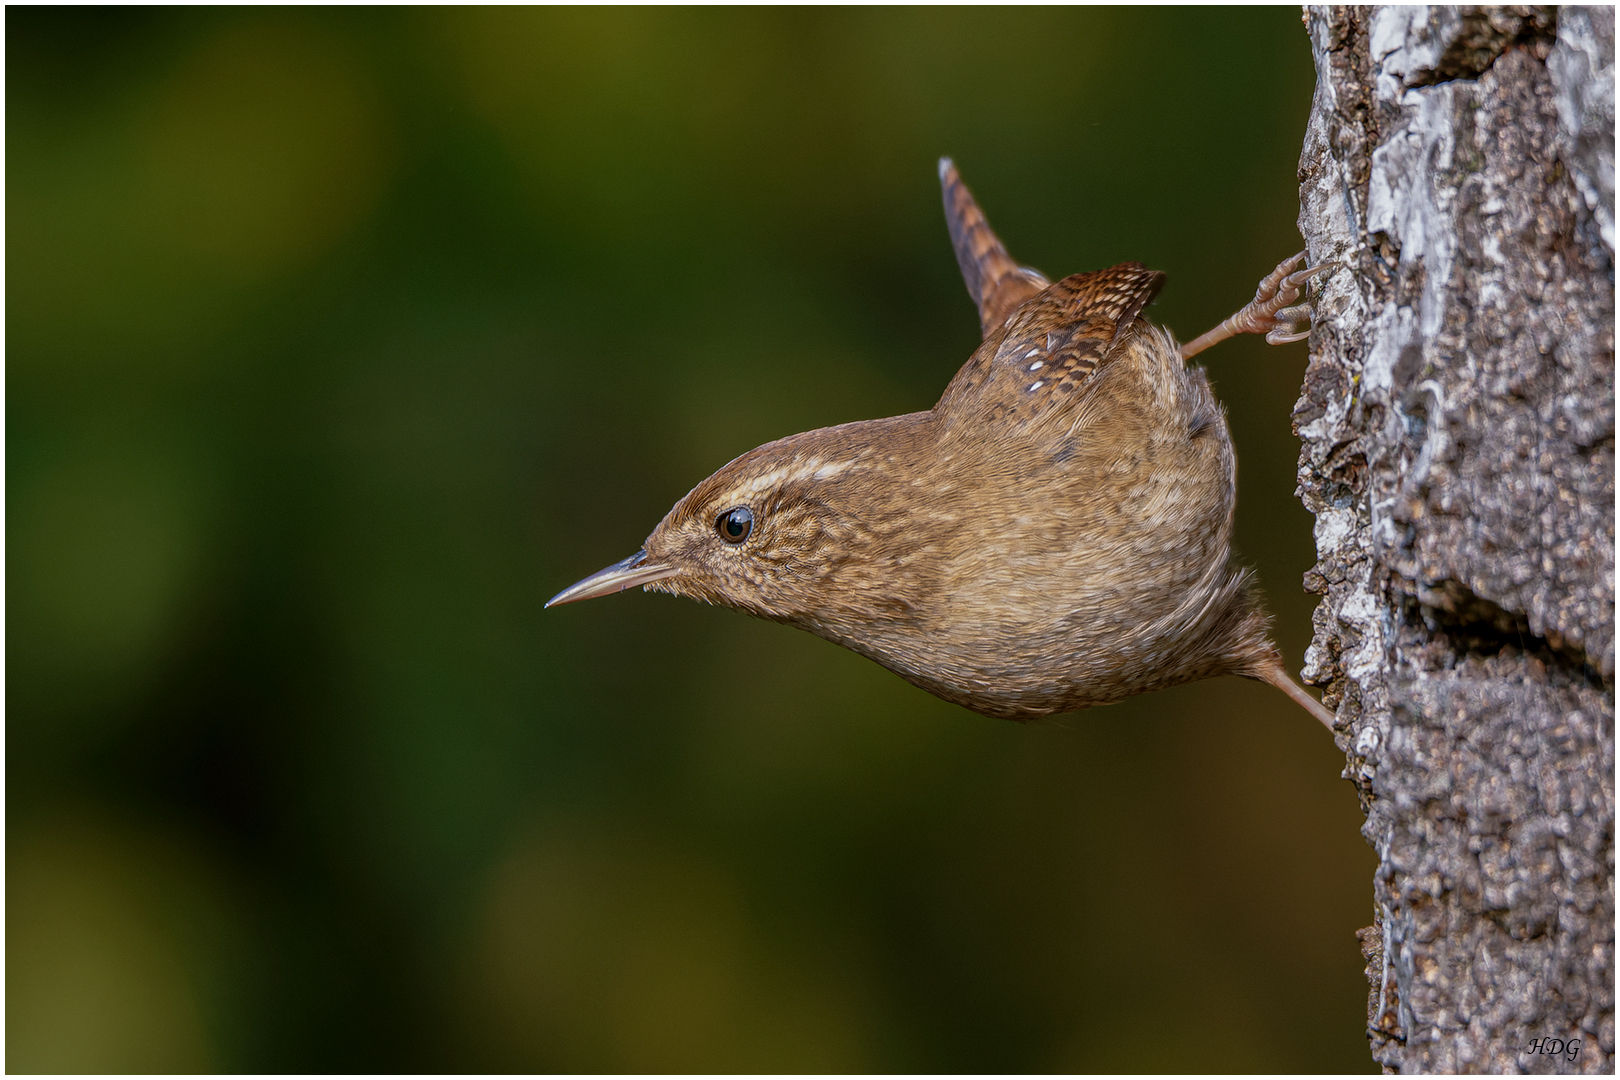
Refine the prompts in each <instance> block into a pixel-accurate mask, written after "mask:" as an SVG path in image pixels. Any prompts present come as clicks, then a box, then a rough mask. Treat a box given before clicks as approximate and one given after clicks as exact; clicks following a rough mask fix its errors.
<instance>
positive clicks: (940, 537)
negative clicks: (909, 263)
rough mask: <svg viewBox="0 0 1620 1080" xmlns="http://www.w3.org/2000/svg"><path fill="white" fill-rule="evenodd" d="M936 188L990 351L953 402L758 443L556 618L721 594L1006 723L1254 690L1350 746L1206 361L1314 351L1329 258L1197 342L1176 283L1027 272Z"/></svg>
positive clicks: (986, 227)
mask: <svg viewBox="0 0 1620 1080" xmlns="http://www.w3.org/2000/svg"><path fill="white" fill-rule="evenodd" d="M939 176H940V185H941V190H942V194H943V197H944V204H945V217H946V223H947V226H948V228H949V232H950V237H951V242H952V246H953V247H954V249H955V253H956V259H957V263H958V265H959V267H960V268H961V271H962V277H963V280H964V282H965V283H966V285H967V290H968V293H969V295H970V296H971V297H972V299H973V302H974V303H975V305H976V306H977V308H978V313H979V321H980V327H981V330H982V341H981V343H980V345H979V346H978V348H977V349H976V350H975V351H974V352H973V354H972V355H971V356H970V357H968V359H967V362H966V363H965V364H963V366H962V367H961V369H960V370H959V371H957V373H956V375H955V377H954V378H952V379H951V381H950V382H949V384H948V385H947V386H946V387H945V391H944V393H943V394H942V395H941V396H940V398H939V401H938V402H937V403H936V404H935V405H934V407H933V408H931V409H928V410H926V411H924V412H914V413H909V414H906V415H904V416H894V417H887V418H883V419H875V420H860V421H856V422H853V423H846V424H840V425H837V426H835V427H826V428H820V429H817V430H814V431H806V432H803V433H800V434H797V435H789V436H787V437H786V438H782V439H777V440H776V441H774V442H769V443H766V444H765V445H763V446H759V447H756V448H755V449H753V450H750V451H748V452H747V453H745V454H743V455H742V456H741V457H738V458H736V459H735V460H733V461H731V462H730V463H728V464H726V465H724V466H722V467H721V468H720V469H719V471H717V472H715V473H714V474H713V475H712V476H710V477H709V478H708V479H706V480H704V481H703V482H702V483H700V484H698V485H697V486H696V487H695V488H693V489H692V490H691V491H690V492H689V493H688V494H687V495H686V496H685V497H684V498H682V499H681V500H680V501H679V502H677V503H676V504H675V505H674V507H673V508H672V509H671V510H670V511H669V513H668V514H667V515H666V516H665V517H664V519H663V520H662V521H661V522H659V523H658V526H657V527H656V528H655V529H653V531H652V533H651V534H650V535H649V536H648V537H647V539H646V541H645V542H644V543H643V544H642V545H641V548H640V550H638V551H637V552H636V553H635V554H634V555H631V556H630V557H629V558H627V559H624V560H622V561H620V562H617V563H614V564H613V565H612V566H609V567H607V568H605V569H603V570H601V571H598V572H597V573H595V574H592V575H590V576H589V577H587V578H585V579H584V580H582V581H579V582H577V583H576V584H574V585H571V586H569V587H568V588H567V589H564V590H563V591H562V592H560V593H558V594H557V595H556V596H554V597H553V598H552V599H551V600H550V601H548V602H547V604H546V606H547V607H552V606H555V605H558V604H567V603H572V602H574V601H578V600H585V599H590V598H593V597H599V596H605V595H608V594H610V593H614V592H619V591H622V590H624V589H628V588H632V587H634V586H638V585H639V586H641V587H642V588H643V590H652V591H656V592H664V593H671V594H674V595H677V596H684V597H688V598H690V599H693V600H700V601H705V602H707V603H710V604H716V605H720V606H723V607H728V608H733V609H735V610H738V611H743V612H746V613H747V614H749V615H754V616H757V617H759V618H762V619H769V620H771V621H773V622H778V623H784V624H787V625H789V626H795V627H798V628H800V629H803V630H807V631H809V632H810V633H812V634H816V635H818V636H820V637H822V638H825V639H827V640H829V641H832V642H835V643H837V644H839V645H842V646H844V647H846V648H848V649H851V650H853V651H854V652H856V653H858V654H860V655H862V656H865V657H868V658H869V659H871V660H874V661H876V662H877V663H879V664H881V665H882V666H884V667H885V668H888V669H889V670H890V671H892V672H894V673H895V674H897V675H899V676H900V677H901V678H903V679H905V680H907V681H908V682H910V683H912V684H913V685H915V686H917V687H920V688H921V689H923V690H926V691H927V692H929V693H931V694H933V695H935V696H937V697H939V698H942V699H944V700H945V701H949V702H952V703H954V704H957V705H960V706H963V707H964V708H967V709H970V710H973V711H974V712H978V713H981V714H983V715H986V716H991V717H1001V718H1006V719H1011V720H1020V721H1025V720H1033V719H1035V718H1038V717H1043V716H1049V715H1053V714H1056V713H1065V712H1073V711H1076V710H1080V709H1085V708H1089V707H1092V706H1099V705H1106V704H1110V703H1113V702H1116V701H1119V700H1121V699H1123V698H1126V697H1129V696H1131V695H1134V694H1139V693H1143V692H1146V691H1151V690H1158V689H1162V688H1164V687H1169V686H1174V685H1177V684H1179V683H1186V682H1192V681H1194V680H1198V679H1205V678H1211V677H1214V676H1218V675H1238V676H1244V677H1247V678H1250V679H1258V680H1261V681H1263V682H1267V683H1270V684H1271V685H1273V686H1275V687H1277V688H1278V689H1280V690H1281V691H1282V692H1283V693H1285V694H1287V695H1288V696H1289V697H1290V698H1291V699H1292V700H1293V701H1295V702H1296V703H1298V704H1299V705H1300V706H1302V707H1304V708H1305V709H1306V710H1307V711H1308V712H1310V713H1311V715H1313V716H1314V717H1316V718H1317V719H1318V720H1320V721H1321V722H1322V723H1323V724H1325V725H1327V727H1328V729H1329V730H1330V731H1331V730H1333V727H1334V713H1333V712H1332V711H1330V710H1329V709H1327V708H1326V707H1324V706H1323V705H1322V704H1321V703H1319V702H1318V701H1316V699H1314V698H1313V697H1311V696H1310V695H1309V694H1308V693H1306V691H1305V690H1304V689H1303V688H1302V687H1300V686H1299V685H1298V684H1297V683H1296V682H1294V680H1293V679H1292V678H1291V677H1290V676H1289V675H1288V673H1287V671H1286V669H1285V668H1284V666H1283V661H1282V655H1281V653H1280V652H1279V650H1278V649H1277V647H1276V645H1274V644H1273V643H1272V641H1271V638H1270V617H1269V615H1268V614H1267V613H1266V610H1265V608H1264V606H1263V604H1262V601H1261V599H1260V596H1259V594H1258V591H1257V589H1256V586H1255V584H1254V580H1253V574H1252V572H1251V571H1250V570H1248V569H1246V568H1244V567H1243V566H1241V565H1240V564H1239V563H1238V562H1237V561H1236V560H1235V559H1234V557H1233V554H1232V549H1231V540H1232V525H1233V514H1234V510H1235V504H1236V465H1237V462H1236V456H1235V453H1234V451H1233V446H1232V437H1231V433H1230V431H1229V430H1228V428H1227V422H1226V413H1225V410H1224V409H1223V407H1222V406H1221V404H1220V403H1219V402H1218V401H1217V400H1216V398H1215V395H1214V392H1213V390H1212V389H1211V387H1210V384H1209V380H1208V378H1207V376H1206V375H1205V373H1204V371H1203V369H1202V368H1200V367H1196V366H1191V365H1189V364H1187V362H1186V361H1187V360H1189V359H1190V358H1191V357H1193V356H1194V355H1196V354H1197V353H1199V352H1202V351H1203V350H1204V349H1206V348H1208V347H1209V346H1211V345H1213V344H1215V343H1216V342H1218V341H1221V340H1224V339H1225V338H1227V337H1231V336H1233V335H1234V334H1239V333H1264V334H1266V339H1267V341H1269V342H1271V343H1273V344H1282V343H1286V342H1290V341H1299V340H1302V339H1303V338H1305V337H1307V336H1308V335H1309V330H1308V329H1303V330H1302V329H1300V326H1299V324H1300V323H1301V322H1302V321H1306V322H1308V320H1309V317H1310V304H1309V299H1308V298H1309V289H1310V284H1309V283H1310V281H1311V279H1312V278H1315V277H1317V276H1318V275H1320V274H1324V273H1326V272H1328V271H1330V270H1331V269H1333V264H1324V265H1321V266H1311V267H1303V268H1301V263H1302V262H1303V261H1304V258H1305V253H1304V252H1300V253H1299V254H1297V255H1294V256H1291V257H1290V258H1288V259H1285V260H1283V262H1282V263H1280V264H1279V265H1278V266H1277V268H1276V270H1274V271H1273V272H1272V273H1270V274H1268V275H1267V276H1266V277H1265V278H1264V279H1263V280H1262V281H1261V282H1260V287H1259V289H1258V290H1257V291H1256V294H1255V298H1254V300H1253V301H1252V302H1250V303H1249V304H1248V305H1246V306H1245V307H1244V308H1242V309H1241V310H1240V311H1239V312H1238V313H1237V314H1235V315H1233V316H1232V317H1231V318H1229V319H1227V320H1225V321H1224V322H1222V323H1221V324H1220V325H1219V326H1217V327H1216V328H1215V329H1213V330H1211V331H1209V332H1208V333H1206V334H1203V335H1201V336H1200V337H1198V338H1196V339H1194V340H1193V341H1192V342H1190V343H1189V344H1187V345H1179V344H1178V343H1177V342H1176V339H1175V337H1174V336H1173V335H1172V334H1171V333H1170V332H1169V331H1168V330H1166V329H1163V328H1161V327H1158V326H1154V325H1153V324H1152V323H1150V322H1148V321H1147V319H1146V318H1144V317H1143V309H1144V308H1145V307H1146V306H1147V304H1148V303H1149V302H1150V301H1151V300H1153V298H1154V297H1155V296H1156V295H1157V294H1158V292H1159V290H1160V288H1161V287H1162V286H1163V285H1164V280H1165V278H1164V275H1163V274H1162V273H1159V272H1157V271H1154V270H1149V269H1147V268H1146V267H1145V266H1143V265H1142V264H1140V263H1136V262H1126V263H1120V264H1119V265H1117V266H1112V267H1109V268H1108V269H1105V270H1096V271H1091V272H1087V273H1077V274H1072V275H1070V276H1068V277H1065V278H1062V279H1060V280H1058V281H1056V282H1053V281H1049V280H1048V279H1047V278H1046V277H1045V276H1043V275H1042V274H1041V273H1040V272H1038V271H1036V270H1032V269H1030V268H1028V267H1025V266H1021V265H1019V264H1018V263H1016V262H1015V261H1014V260H1013V259H1012V258H1011V256H1009V255H1008V253H1007V249H1006V247H1005V246H1003V244H1002V242H1001V240H1000V239H999V238H998V237H997V236H996V234H995V233H994V232H993V231H992V230H991V228H990V224H989V222H988V220H987V219H986V218H985V215H984V213H983V212H982V211H981V210H980V209H979V206H978V203H977V202H976V201H975V200H974V198H973V195H972V193H971V192H970V191H969V190H968V188H967V186H966V184H964V183H963V182H962V179H961V177H960V176H959V175H958V173H957V170H956V167H955V165H954V164H953V163H952V161H951V159H949V158H942V159H941V160H940V163H939ZM1302 288H1303V289H1305V290H1306V294H1307V299H1306V302H1303V303H1301V302H1300V290H1301V289H1302Z"/></svg>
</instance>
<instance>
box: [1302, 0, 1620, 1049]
mask: <svg viewBox="0 0 1620 1080" xmlns="http://www.w3.org/2000/svg"><path fill="white" fill-rule="evenodd" d="M1305 21H1306V25H1307V27H1308V29H1309V33H1310V38H1311V45H1312V49H1313V51H1314V53H1315V56H1316V67H1317V89H1316V98H1315V101H1314V103H1313V105H1312V110H1311V118H1310V125H1309V130H1308V132H1307V135H1306V141H1305V148H1304V153H1303V155H1302V157H1301V163H1300V181H1301V189H1300V196H1301V207H1302V209H1301V214H1300V227H1301V230H1302V232H1303V233H1304V235H1305V238H1306V241H1307V242H1308V244H1309V250H1310V258H1311V261H1312V262H1313V263H1319V262H1326V261H1330V260H1331V261H1337V262H1339V263H1340V264H1342V265H1341V267H1340V269H1338V270H1336V271H1335V272H1334V273H1333V274H1331V275H1330V276H1329V277H1327V279H1326V281H1325V284H1324V286H1323V288H1322V290H1321V296H1320V298H1319V300H1318V301H1317V304H1316V321H1315V333H1314V335H1313V338H1312V357H1311V363H1310V367H1309V369H1308V371H1307V374H1306V380H1305V388H1304V393H1303V396H1302V398H1301V400H1300V402H1299V404H1298V406H1297V407H1296V410H1295V413H1294V420H1295V425H1296V428H1297V430H1298V432H1299V434H1300V437H1301V439H1302V440H1303V443H1304V447H1303V451H1302V454H1301V458H1300V469H1299V482H1300V494H1301V495H1302V497H1303V499H1304V501H1305V504H1306V506H1307V507H1308V508H1309V509H1310V510H1311V511H1312V513H1314V514H1315V515H1316V544H1317V557H1318V562H1317V564H1316V567H1315V569H1313V570H1312V571H1311V573H1310V574H1308V575H1307V577H1306V586H1307V588H1311V589H1313V590H1314V591H1316V592H1319V593H1321V594H1322V595H1323V597H1324V599H1323V601H1322V603H1321V605H1320V606H1319V607H1318V608H1317V611H1316V615H1315V619H1314V623H1315V637H1314V641H1313V643H1312V645H1311V648H1310V651H1309V653H1308V654H1307V658H1306V661H1307V666H1306V672H1305V675H1306V678H1307V679H1308V680H1309V681H1311V682H1313V683H1315V684H1317V685H1319V686H1322V687H1324V688H1325V690H1326V698H1327V701H1328V703H1329V704H1330V705H1336V706H1337V708H1338V713H1339V730H1340V734H1339V736H1338V739H1339V745H1340V746H1341V747H1342V748H1343V749H1344V750H1345V752H1346V756H1347V759H1348V767H1347V769H1346V771H1345V776H1346V777H1347V778H1348V779H1350V780H1351V781H1352V782H1353V783H1354V784H1355V785H1356V788H1357V791H1358V792H1359V794H1360V797H1361V800H1362V806H1363V808H1364V810H1365V811H1366V814H1367V822H1366V825H1365V826H1364V827H1363V830H1362V832H1363V834H1364V835H1365V836H1366V838H1367V841H1368V842H1369V843H1370V844H1371V845H1372V846H1373V848H1374V849H1375V850H1376V851H1377V853H1378V859H1379V866H1378V872H1377V875H1376V877H1375V879H1374V883H1373V909H1374V924H1373V925H1372V926H1371V927H1369V928H1368V929H1366V930H1363V931H1361V935H1362V938H1363V950H1364V952H1365V953H1366V954H1367V957H1368V976H1369V982H1370V984H1371V994H1370V996H1369V1004H1368V1035H1369V1038H1370V1039H1371V1043H1372V1050H1373V1057H1374V1058H1375V1059H1376V1060H1377V1061H1378V1062H1380V1063H1381V1064H1383V1065H1384V1066H1385V1067H1386V1068H1387V1069H1392V1070H1397V1071H1402V1072H1434V1071H1441V1072H1444V1071H1489V1072H1516V1071H1526V1070H1528V1071H1530V1072H1576V1071H1578V1072H1612V1071H1613V1070H1614V1065H1613V1053H1614V978H1615V973H1614V661H1615V651H1614V650H1615V644H1614V185H1613V177H1614V172H1613V170H1614V76H1613V70H1614V68H1613V65H1614V11H1613V9H1612V8H1609V9H1594V8H1562V9H1553V8H1528V7H1526V8H1442V7H1428V8H1423V7H1417V8H1338V7H1334V8H1327V7H1323V8H1315V7H1313V8H1310V9H1308V10H1307V14H1306V19H1305Z"/></svg>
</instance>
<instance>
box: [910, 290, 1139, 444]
mask: <svg viewBox="0 0 1620 1080" xmlns="http://www.w3.org/2000/svg"><path fill="white" fill-rule="evenodd" d="M1163 285H1164V275H1163V274H1161V273H1159V272H1158V271H1156V270H1149V269H1148V268H1147V267H1145V266H1143V265H1142V264H1141V263H1134V262H1128V263H1120V264H1119V265H1118V266H1111V267H1109V268H1108V269H1107V270H1094V271H1092V272H1091V273H1089V274H1071V275H1069V276H1068V277H1066V278H1064V279H1063V280H1062V281H1059V282H1058V283H1057V284H1055V285H1052V286H1050V287H1049V288H1047V289H1046V290H1045V291H1044V292H1042V293H1041V294H1040V295H1039V296H1037V297H1036V298H1035V299H1034V300H1033V301H1031V302H1029V303H1026V304H1025V305H1024V306H1023V307H1021V308H1020V309H1019V310H1018V311H1017V312H1016V313H1015V314H1014V315H1013V316H1012V318H1011V319H1009V320H1008V322H1007V325H1006V327H1005V329H1004V332H1003V333H1002V334H1001V335H1000V336H999V339H998V338H992V339H990V340H988V341H986V342H985V344H984V346H983V347H982V348H980V349H979V351H978V352H976V353H974V354H973V356H972V357H971V358H970V359H969V360H968V362H967V363H966V364H964V365H963V366H962V370H961V371H959V372H957V373H956V377H955V378H954V379H952V380H951V384H950V386H948V387H946V388H945V394H944V396H943V397H942V398H941V399H940V403H939V406H938V408H939V410H940V411H941V412H942V413H946V414H955V415H957V416H966V415H971V416H972V417H973V418H974V419H975V421H977V422H985V421H988V422H993V423H1013V422H1018V421H1020V420H1023V421H1027V420H1029V419H1032V418H1034V417H1036V416H1038V415H1041V414H1044V413H1050V412H1054V411H1056V410H1059V409H1062V408H1063V406H1064V405H1065V404H1067V403H1068V402H1070V401H1073V400H1075V399H1076V391H1078V390H1080V389H1081V388H1082V387H1083V386H1084V385H1085V384H1086V382H1087V380H1089V379H1090V378H1091V375H1092V373H1093V372H1095V371H1096V370H1097V368H1098V366H1099V365H1101V364H1102V363H1103V361H1105V360H1107V359H1108V357H1109V355H1110V354H1111V353H1112V352H1113V351H1114V349H1115V347H1116V346H1118V345H1119V344H1120V342H1121V341H1122V340H1123V339H1124V337H1125V334H1126V333H1127V332H1128V331H1129V330H1130V328H1131V326H1132V324H1133V323H1135V321H1136V317H1137V316H1138V315H1140V314H1141V313H1142V309H1143V308H1144V307H1146V306H1147V304H1148V301H1150V300H1152V299H1153V297H1154V296H1155V295H1157V294H1158V291H1159V289H1160V288H1162V287H1163Z"/></svg>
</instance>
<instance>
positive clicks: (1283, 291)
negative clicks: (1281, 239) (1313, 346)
mask: <svg viewBox="0 0 1620 1080" xmlns="http://www.w3.org/2000/svg"><path fill="white" fill-rule="evenodd" d="M1304 261H1305V252H1303V251H1301V252H1300V253H1299V254H1297V255H1290V256H1289V257H1288V258H1286V259H1284V260H1283V261H1282V262H1280V263H1278V264H1277V269H1275V270H1273V271H1272V272H1271V273H1269V274H1267V275H1266V276H1265V277H1264V278H1263V279H1261V281H1260V287H1259V288H1258V289H1256V290H1255V293H1254V299H1253V300H1252V301H1250V302H1249V303H1248V304H1247V305H1246V306H1245V307H1244V308H1243V310H1242V311H1239V312H1238V313H1237V314H1236V315H1233V316H1232V317H1231V318H1230V319H1227V320H1226V321H1225V322H1223V323H1221V325H1219V326H1217V327H1216V328H1215V329H1213V330H1211V331H1210V332H1209V333H1207V334H1204V335H1203V336H1201V337H1199V338H1198V339H1196V340H1195V341H1191V342H1189V343H1188V344H1186V345H1183V346H1182V347H1181V358H1182V359H1183V360H1186V359H1190V358H1191V357H1193V356H1196V355H1197V354H1199V353H1201V352H1203V351H1204V350H1205V349H1207V348H1209V347H1210V346H1211V345H1214V344H1215V343H1216V342H1218V341H1225V340H1226V339H1227V338H1229V337H1234V336H1236V335H1238V334H1264V335H1266V341H1267V342H1268V343H1270V344H1272V345H1286V344H1287V343H1288V342H1290V341H1303V340H1305V339H1306V338H1307V337H1310V335H1311V330H1310V326H1309V323H1310V319H1311V305H1310V303H1309V302H1306V303H1303V304H1301V303H1299V302H1298V301H1299V298H1300V289H1301V288H1305V289H1309V285H1310V280H1311V279H1312V278H1313V277H1316V276H1317V275H1319V274H1325V273H1327V272H1328V271H1330V270H1333V269H1335V268H1336V267H1337V266H1338V265H1339V264H1338V263H1331V262H1328V263H1322V264H1320V265H1318V266H1308V267H1306V268H1304V269H1303V270H1295V269H1294V267H1296V266H1298V265H1299V264H1300V263H1301V262H1304ZM1301 323H1305V324H1306V326H1305V328H1304V329H1301V328H1300V324H1301Z"/></svg>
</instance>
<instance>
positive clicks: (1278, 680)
mask: <svg viewBox="0 0 1620 1080" xmlns="http://www.w3.org/2000/svg"><path fill="white" fill-rule="evenodd" d="M1256 674H1257V675H1258V676H1259V677H1260V678H1261V679H1263V680H1265V681H1266V682H1268V683H1270V684H1271V685H1272V686H1275V687H1276V688H1277V689H1279V690H1281V691H1282V692H1283V693H1285V694H1287V695H1288V696H1289V697H1291V698H1293V699H1294V701H1295V702H1297V703H1298V704H1300V705H1302V706H1304V708H1305V711H1306V712H1308V713H1310V714H1311V715H1312V716H1314V717H1316V718H1317V719H1318V720H1320V721H1322V723H1323V724H1325V725H1327V729H1328V730H1329V731H1332V730H1333V720H1334V716H1333V712H1332V710H1330V709H1329V708H1328V707H1327V706H1326V705H1323V704H1322V703H1321V702H1320V701H1317V700H1316V699H1315V698H1313V697H1311V695H1309V694H1307V693H1306V692H1305V688H1304V687H1303V686H1300V685H1299V683H1297V682H1295V681H1294V680H1293V679H1291V678H1289V677H1288V672H1287V671H1285V670H1283V666H1282V660H1281V659H1278V658H1273V659H1272V661H1271V662H1270V663H1269V664H1267V665H1266V666H1265V667H1263V668H1261V669H1260V670H1259V671H1258V672H1256Z"/></svg>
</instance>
